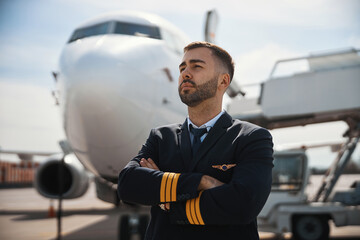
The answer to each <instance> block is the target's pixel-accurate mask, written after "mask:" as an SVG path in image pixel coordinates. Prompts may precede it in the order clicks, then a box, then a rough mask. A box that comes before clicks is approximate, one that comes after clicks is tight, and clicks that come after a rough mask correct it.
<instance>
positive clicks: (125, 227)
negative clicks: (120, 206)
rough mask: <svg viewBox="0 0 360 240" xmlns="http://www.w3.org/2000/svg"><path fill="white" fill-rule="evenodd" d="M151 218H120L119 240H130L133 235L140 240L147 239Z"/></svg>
mask: <svg viewBox="0 0 360 240" xmlns="http://www.w3.org/2000/svg"><path fill="white" fill-rule="evenodd" d="M148 222H149V216H148V215H145V214H141V215H139V214H132V215H123V216H121V217H120V218H119V227H118V231H119V232H118V237H119V238H118V239H119V240H130V239H131V237H132V236H133V235H135V234H136V235H138V236H139V237H140V239H141V240H142V239H144V238H145V232H146V228H147V225H148Z"/></svg>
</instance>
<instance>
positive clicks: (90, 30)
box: [68, 22, 110, 43]
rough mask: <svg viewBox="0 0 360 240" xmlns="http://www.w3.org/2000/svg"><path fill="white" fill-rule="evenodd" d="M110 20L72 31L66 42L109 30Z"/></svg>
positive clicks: (101, 33)
mask: <svg viewBox="0 0 360 240" xmlns="http://www.w3.org/2000/svg"><path fill="white" fill-rule="evenodd" d="M109 27H110V22H105V23H100V24H96V25H92V26H90V27H84V28H79V29H76V30H75V31H74V33H73V34H72V36H71V38H70V40H69V41H68V43H71V42H74V41H76V40H78V39H82V38H86V37H91V36H96V35H103V34H106V33H108V32H109Z"/></svg>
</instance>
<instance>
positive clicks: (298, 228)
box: [292, 215, 330, 240]
mask: <svg viewBox="0 0 360 240" xmlns="http://www.w3.org/2000/svg"><path fill="white" fill-rule="evenodd" d="M292 231H293V238H294V239H296V240H326V239H329V232H330V228H329V223H328V218H327V217H325V216H316V215H303V216H295V217H294V220H293V226H292Z"/></svg>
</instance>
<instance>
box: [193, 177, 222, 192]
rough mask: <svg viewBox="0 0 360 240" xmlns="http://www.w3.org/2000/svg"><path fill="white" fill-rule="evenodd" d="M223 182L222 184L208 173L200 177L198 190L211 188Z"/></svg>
mask: <svg viewBox="0 0 360 240" xmlns="http://www.w3.org/2000/svg"><path fill="white" fill-rule="evenodd" d="M223 184H224V183H223V182H220V181H219V180H217V179H216V178H213V177H210V176H208V175H204V176H202V177H201V180H200V183H199V186H198V190H199V191H202V190H207V189H211V188H214V187H219V186H221V185H223Z"/></svg>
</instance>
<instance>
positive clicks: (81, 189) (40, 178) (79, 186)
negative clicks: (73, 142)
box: [34, 154, 90, 199]
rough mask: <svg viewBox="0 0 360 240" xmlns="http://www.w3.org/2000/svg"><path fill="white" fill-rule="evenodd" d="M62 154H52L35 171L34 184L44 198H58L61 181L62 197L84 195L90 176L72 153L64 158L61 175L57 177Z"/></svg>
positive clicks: (69, 197) (68, 197)
mask: <svg viewBox="0 0 360 240" xmlns="http://www.w3.org/2000/svg"><path fill="white" fill-rule="evenodd" d="M61 158H62V155H54V156H51V157H50V158H49V159H47V160H45V161H44V162H43V163H42V164H41V165H40V166H39V167H38V169H37V171H36V173H35V181H34V186H35V188H36V190H37V191H38V192H39V194H40V195H42V196H44V197H46V198H54V199H56V198H58V197H59V194H60V182H59V180H60V179H61V180H62V181H63V182H62V184H63V185H62V198H63V199H73V198H78V197H81V196H82V195H84V193H85V192H86V191H87V189H88V187H89V180H90V177H89V175H88V172H87V171H86V170H85V168H84V166H83V165H82V164H81V163H80V161H79V160H78V159H77V158H76V156H75V155H74V154H69V155H67V156H66V157H65V159H64V168H63V169H62V176H61V177H60V178H59V173H60V172H59V167H60V166H61Z"/></svg>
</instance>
